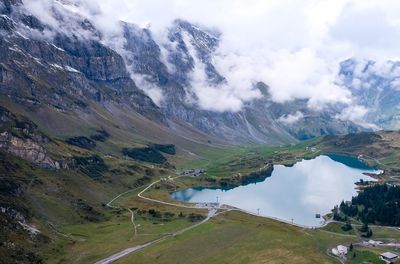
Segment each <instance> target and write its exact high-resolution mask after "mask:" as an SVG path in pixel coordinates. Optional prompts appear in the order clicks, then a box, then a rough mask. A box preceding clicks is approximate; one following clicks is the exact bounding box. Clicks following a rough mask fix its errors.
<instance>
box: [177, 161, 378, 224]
mask: <svg viewBox="0 0 400 264" xmlns="http://www.w3.org/2000/svg"><path fill="white" fill-rule="evenodd" d="M365 172H368V173H377V172H378V171H376V170H375V169H374V168H371V167H368V166H367V165H366V164H365V163H363V162H361V161H359V160H358V159H357V158H353V157H348V156H342V155H329V156H325V155H321V156H318V157H316V158H314V159H311V160H303V161H300V162H297V163H296V164H294V165H293V166H291V167H285V166H283V165H275V166H274V170H273V172H272V174H271V175H270V176H268V177H267V178H266V179H265V180H264V181H262V182H254V183H250V184H246V185H242V186H239V187H234V188H227V187H224V188H209V187H196V188H190V189H186V190H183V191H178V192H174V193H172V194H171V195H172V197H173V198H174V199H176V200H178V201H185V202H192V203H200V202H216V201H217V200H218V202H220V203H221V204H227V205H232V206H235V207H238V208H241V209H244V210H246V211H249V212H252V213H256V214H258V213H259V214H260V215H262V216H269V217H276V218H279V219H282V220H285V221H288V222H292V221H293V222H294V223H296V224H300V225H305V226H309V227H312V226H320V225H321V224H322V222H321V221H322V220H321V219H322V218H321V219H318V218H316V217H315V216H316V214H321V215H325V214H327V213H329V212H330V211H331V210H332V208H333V207H334V206H335V205H338V204H340V202H341V201H342V200H345V201H346V200H350V199H351V197H352V196H355V195H356V194H357V192H356V189H355V188H356V185H355V182H357V181H359V180H360V179H363V180H364V181H365V180H373V178H371V177H369V176H367V175H364V174H363V173H365ZM217 197H218V198H217Z"/></svg>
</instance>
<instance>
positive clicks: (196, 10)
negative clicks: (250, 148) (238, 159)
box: [25, 0, 400, 119]
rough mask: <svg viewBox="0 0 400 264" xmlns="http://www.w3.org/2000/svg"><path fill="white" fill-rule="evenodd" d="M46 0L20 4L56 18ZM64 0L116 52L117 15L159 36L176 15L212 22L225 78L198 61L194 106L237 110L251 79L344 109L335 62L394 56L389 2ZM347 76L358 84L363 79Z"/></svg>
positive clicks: (394, 25) (398, 22)
mask: <svg viewBox="0 0 400 264" xmlns="http://www.w3.org/2000/svg"><path fill="white" fill-rule="evenodd" d="M49 1H51V0H29V1H28V0H25V2H26V3H28V2H29V3H31V2H32V4H29V3H28V5H30V6H31V9H32V10H34V11H35V12H36V13H37V14H38V15H40V14H41V15H42V16H43V17H44V19H46V20H48V22H49V23H56V22H54V21H53V20H52V19H51V17H46V15H45V14H44V13H45V12H44V11H46V10H47V9H48V8H47V6H46V5H47V4H46V3H48V2H49ZM63 1H66V0H63ZM33 2H39V3H41V4H38V3H36V4H34V3H33ZM69 2H74V3H77V4H80V5H82V6H84V8H80V9H79V11H76V12H84V14H85V15H87V16H89V17H91V18H92V20H93V21H94V24H95V25H96V26H97V27H98V28H100V30H101V31H102V32H103V34H105V36H106V37H107V39H109V43H110V44H112V45H114V47H116V49H117V50H118V49H119V51H120V52H122V51H121V47H122V46H123V43H121V42H120V41H121V39H120V38H118V36H119V35H120V32H119V27H118V25H117V24H118V20H124V21H127V22H133V23H136V24H138V25H139V26H147V25H151V30H152V31H153V32H155V35H160V36H161V35H162V34H164V33H165V29H166V27H168V26H170V24H171V22H172V21H173V20H174V19H176V18H182V19H186V20H188V21H190V22H194V23H198V24H200V25H205V26H207V27H216V28H218V29H219V31H220V32H222V36H221V43H220V47H219V49H218V51H217V54H216V56H215V58H214V60H215V65H216V68H217V70H218V71H219V72H220V73H221V75H223V76H224V77H226V79H227V81H228V82H227V84H224V85H221V86H218V87H216V86H212V85H208V84H207V82H206V80H205V78H204V76H202V73H201V67H202V65H201V63H200V64H198V65H196V66H197V67H196V71H195V72H193V76H192V78H193V83H192V86H193V87H192V88H193V90H192V92H193V93H195V94H196V96H197V99H198V104H199V106H200V107H202V108H204V109H208V110H213V111H226V110H229V111H237V110H239V109H240V108H241V107H242V106H243V104H244V103H245V102H247V101H250V100H253V99H255V98H258V97H259V94H258V92H257V91H254V90H252V87H253V84H254V82H256V81H263V82H265V83H266V84H268V85H269V87H270V92H271V94H272V99H273V100H275V101H277V102H284V101H288V100H293V99H308V100H309V103H308V105H309V106H310V107H312V108H314V109H320V108H322V107H324V106H325V105H327V104H335V103H342V104H345V105H348V106H349V108H350V107H351V104H352V98H351V93H350V92H349V91H348V90H347V89H346V88H345V87H342V86H341V85H340V80H339V79H338V76H337V74H338V63H339V62H340V61H342V60H344V59H347V58H349V57H359V58H361V59H363V58H364V59H375V60H378V61H386V60H388V59H397V58H398V57H399V55H398V54H400V18H399V16H398V10H399V8H400V2H399V1H396V0H370V1H365V0H335V1H331V0H304V1H297V0H269V1H265V0H246V1H245V0H219V1H214V0H196V1H195V0H193V1H184V0H147V1H142V0H103V1H97V0H69ZM43 3H44V4H43ZM43 10H44V11H43ZM378 63H379V62H378ZM377 65H379V64H377ZM381 65H382V64H381ZM377 69H378V68H377ZM358 70H360V69H358ZM381 70H382V69H381ZM383 70H384V69H383ZM359 80H360V81H364V80H363V79H362V78H359ZM354 82H355V83H354V84H355V85H356V86H359V87H367V86H368V85H369V84H368V83H366V84H361V83H357V82H358V81H357V80H355V81H354ZM371 87H373V86H371ZM396 87H397V84H396ZM356 110H357V111H358V112H359V114H360V113H361V112H362V111H360V109H356ZM345 117H347V118H349V119H354V116H353V115H350V114H349V113H346V112H345V111H344V113H342V115H341V118H345Z"/></svg>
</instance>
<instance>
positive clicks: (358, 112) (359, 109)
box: [336, 105, 378, 130]
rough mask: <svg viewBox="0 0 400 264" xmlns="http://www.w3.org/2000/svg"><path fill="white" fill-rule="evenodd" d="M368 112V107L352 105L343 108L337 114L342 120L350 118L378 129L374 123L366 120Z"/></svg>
mask: <svg viewBox="0 0 400 264" xmlns="http://www.w3.org/2000/svg"><path fill="white" fill-rule="evenodd" d="M367 113H368V109H367V108H366V107H364V106H360V105H350V106H348V107H346V108H344V109H343V110H342V112H341V113H340V114H338V115H336V118H338V119H340V120H349V121H352V122H353V123H355V124H358V125H360V126H363V127H365V128H370V129H374V130H376V129H378V127H377V126H376V125H374V124H371V123H368V122H366V121H365V120H364V117H365V115H366V114H367Z"/></svg>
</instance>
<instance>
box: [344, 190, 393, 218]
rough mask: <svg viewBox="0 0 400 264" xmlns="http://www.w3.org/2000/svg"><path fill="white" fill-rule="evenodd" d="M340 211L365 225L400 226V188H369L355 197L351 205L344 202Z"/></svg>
mask: <svg viewBox="0 0 400 264" xmlns="http://www.w3.org/2000/svg"><path fill="white" fill-rule="evenodd" d="M340 211H341V212H342V213H344V214H345V215H347V216H350V217H355V218H358V219H360V220H361V221H362V222H363V223H373V224H380V225H388V226H400V186H390V185H387V184H382V185H374V186H371V187H367V188H365V189H364V190H363V191H362V192H360V193H359V194H358V195H357V196H355V197H353V198H352V200H351V203H344V202H342V203H341V204H340Z"/></svg>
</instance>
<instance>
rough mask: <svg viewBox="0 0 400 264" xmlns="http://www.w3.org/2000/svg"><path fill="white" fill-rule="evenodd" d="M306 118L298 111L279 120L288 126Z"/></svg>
mask: <svg viewBox="0 0 400 264" xmlns="http://www.w3.org/2000/svg"><path fill="white" fill-rule="evenodd" d="M303 117H304V115H303V113H302V112H300V111H297V112H296V113H294V114H289V115H283V116H281V117H279V118H278V121H279V122H281V123H283V124H286V125H292V124H294V123H296V122H298V121H299V120H300V119H302V118H303Z"/></svg>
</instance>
